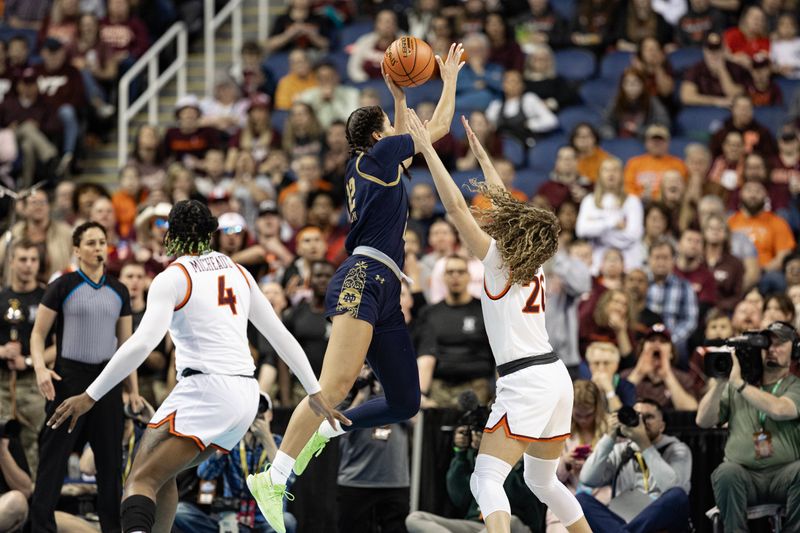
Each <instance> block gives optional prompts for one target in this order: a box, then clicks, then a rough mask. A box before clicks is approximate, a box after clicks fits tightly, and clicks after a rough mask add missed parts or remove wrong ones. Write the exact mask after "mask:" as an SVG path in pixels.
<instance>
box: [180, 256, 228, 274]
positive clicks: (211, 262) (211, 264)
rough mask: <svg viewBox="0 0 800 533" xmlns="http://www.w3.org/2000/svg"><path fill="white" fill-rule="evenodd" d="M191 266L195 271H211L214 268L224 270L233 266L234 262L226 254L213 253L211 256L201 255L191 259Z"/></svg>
mask: <svg viewBox="0 0 800 533" xmlns="http://www.w3.org/2000/svg"><path fill="white" fill-rule="evenodd" d="M189 266H191V267H192V270H194V271H195V272H211V271H213V270H224V269H226V268H233V263H232V262H231V260H230V259H228V257H226V256H224V255H212V256H211V257H199V258H197V259H192V260H191V261H189Z"/></svg>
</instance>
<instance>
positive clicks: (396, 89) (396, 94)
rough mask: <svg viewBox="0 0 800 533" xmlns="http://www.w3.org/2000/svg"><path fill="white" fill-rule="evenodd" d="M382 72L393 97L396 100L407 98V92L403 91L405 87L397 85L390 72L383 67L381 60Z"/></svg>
mask: <svg viewBox="0 0 800 533" xmlns="http://www.w3.org/2000/svg"><path fill="white" fill-rule="evenodd" d="M381 74H382V75H383V81H384V82H386V86H387V87H388V88H389V92H390V93H392V98H394V99H395V100H405V99H406V93H404V92H403V89H402V88H401V87H400V86H399V85H397V84H396V83H395V82H394V80H393V79H392V77H391V76H389V73H388V72H386V69H385V68H384V67H383V61H381Z"/></svg>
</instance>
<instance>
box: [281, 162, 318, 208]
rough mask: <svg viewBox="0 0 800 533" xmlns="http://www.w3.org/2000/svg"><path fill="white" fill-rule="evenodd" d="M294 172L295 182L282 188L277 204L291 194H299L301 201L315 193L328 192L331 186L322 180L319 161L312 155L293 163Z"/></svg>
mask: <svg viewBox="0 0 800 533" xmlns="http://www.w3.org/2000/svg"><path fill="white" fill-rule="evenodd" d="M293 167H294V171H295V174H296V176H297V180H296V181H295V182H294V183H291V184H289V185H287V186H286V187H284V188H283V189H282V190H281V192H280V194H279V195H278V203H279V204H282V203H283V202H284V201H286V199H287V198H288V197H289V196H290V195H292V194H295V193H297V194H299V195H300V196H301V198H302V199H303V201H304V202H305V201H307V199H308V196H309V195H310V194H311V193H313V192H315V191H330V190H331V184H330V183H329V182H327V181H325V180H324V179H323V175H322V166H321V165H320V160H319V158H317V157H316V156H314V155H311V154H308V155H303V156H300V157H299V158H298V159H297V161H295V163H294V165H293Z"/></svg>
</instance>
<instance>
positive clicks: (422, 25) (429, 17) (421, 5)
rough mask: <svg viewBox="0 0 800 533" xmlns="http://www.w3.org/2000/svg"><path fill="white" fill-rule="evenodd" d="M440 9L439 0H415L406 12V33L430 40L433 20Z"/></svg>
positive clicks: (432, 33) (432, 31)
mask: <svg viewBox="0 0 800 533" xmlns="http://www.w3.org/2000/svg"><path fill="white" fill-rule="evenodd" d="M440 9H441V5H440V2H439V0H417V1H415V2H414V3H413V5H412V6H411V8H410V9H409V10H408V11H407V12H406V17H407V18H408V34H409V35H413V36H414V37H416V38H417V39H422V40H423V41H428V42H430V41H432V40H433V39H431V37H432V36H434V35H435V34H434V29H433V21H434V20H435V19H436V16H437V14H438V13H439V11H440Z"/></svg>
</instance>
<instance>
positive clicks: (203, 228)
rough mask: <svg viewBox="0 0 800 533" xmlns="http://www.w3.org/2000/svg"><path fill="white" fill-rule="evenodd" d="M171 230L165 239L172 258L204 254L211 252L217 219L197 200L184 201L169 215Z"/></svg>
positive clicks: (174, 207)
mask: <svg viewBox="0 0 800 533" xmlns="http://www.w3.org/2000/svg"><path fill="white" fill-rule="evenodd" d="M168 222H169V229H167V235H166V237H165V239H164V244H165V245H166V247H167V253H168V254H169V255H172V256H180V255H186V254H202V253H206V252H210V251H211V234H212V233H214V232H215V231H216V230H217V226H218V223H217V218H216V217H215V216H214V215H212V214H211V211H210V210H209V209H208V207H207V206H206V205H205V204H203V203H200V202H198V201H197V200H182V201H180V202H178V203H177V204H175V205H174V206H173V207H172V210H171V211H170V213H169V219H168Z"/></svg>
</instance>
